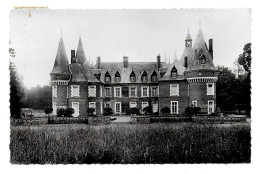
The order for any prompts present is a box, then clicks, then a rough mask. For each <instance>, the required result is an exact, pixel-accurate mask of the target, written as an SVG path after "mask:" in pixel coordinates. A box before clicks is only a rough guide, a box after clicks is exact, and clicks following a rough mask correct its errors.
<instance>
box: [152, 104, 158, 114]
mask: <svg viewBox="0 0 260 174" xmlns="http://www.w3.org/2000/svg"><path fill="white" fill-rule="evenodd" d="M155 112H158V103H154V104H153V113H155Z"/></svg>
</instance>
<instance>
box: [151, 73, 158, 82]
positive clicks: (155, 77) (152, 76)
mask: <svg viewBox="0 0 260 174" xmlns="http://www.w3.org/2000/svg"><path fill="white" fill-rule="evenodd" d="M151 79H152V81H153V82H156V81H157V73H156V72H155V71H153V73H152V75H151Z"/></svg>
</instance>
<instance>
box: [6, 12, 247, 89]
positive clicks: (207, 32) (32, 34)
mask: <svg viewBox="0 0 260 174" xmlns="http://www.w3.org/2000/svg"><path fill="white" fill-rule="evenodd" d="M30 13H31V16H30V17H29V10H28V9H27V10H22V9H15V10H12V11H11V14H10V47H11V48H14V49H15V52H16V57H15V58H14V59H12V61H13V62H15V64H16V66H17V70H18V73H19V74H20V75H21V76H22V79H23V83H24V85H25V87H27V88H30V87H34V86H37V85H40V86H42V85H48V84H49V82H50V72H51V70H52V68H53V65H54V61H55V57H56V53H57V49H58V44H59V40H60V37H61V33H62V37H63V40H64V44H65V48H66V53H67V56H68V59H69V61H70V50H76V49H77V45H78V41H79V37H81V39H82V43H83V47H84V51H85V55H86V57H87V59H90V60H91V62H92V61H93V62H94V63H95V62H96V57H97V56H100V57H101V61H103V62H121V61H122V60H123V56H128V57H129V61H131V62H151V61H156V56H157V55H158V54H160V55H161V59H162V61H164V60H165V58H166V59H167V62H168V61H169V60H170V61H171V62H172V61H173V59H174V58H175V55H176V58H177V59H180V57H181V55H182V52H183V50H184V47H185V37H186V35H187V32H188V28H189V32H190V34H191V37H192V39H193V43H194V42H195V39H196V35H197V32H198V29H199V23H200V26H201V28H202V31H203V34H204V38H205V41H206V43H207V44H208V40H209V39H213V52H214V64H215V66H217V65H224V66H227V67H231V68H232V67H233V66H234V65H233V63H234V61H235V59H237V58H238V55H239V54H241V53H242V52H243V47H244V45H245V44H246V43H249V42H251V11H250V9H172V10H169V9H168V10H166V9H163V10H49V9H48V10H47V9H41V10H40V9H31V11H30ZM61 30H62V32H61ZM175 53H176V54H175Z"/></svg>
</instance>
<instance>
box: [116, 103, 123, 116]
mask: <svg viewBox="0 0 260 174" xmlns="http://www.w3.org/2000/svg"><path fill="white" fill-rule="evenodd" d="M117 104H120V108H119V110H120V111H119V112H117V110H116V105H117ZM121 112H122V105H121V102H115V114H121Z"/></svg>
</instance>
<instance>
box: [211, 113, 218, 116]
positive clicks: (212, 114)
mask: <svg viewBox="0 0 260 174" xmlns="http://www.w3.org/2000/svg"><path fill="white" fill-rule="evenodd" d="M209 116H217V114H216V113H211V114H210V115H209Z"/></svg>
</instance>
